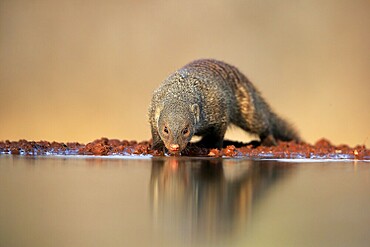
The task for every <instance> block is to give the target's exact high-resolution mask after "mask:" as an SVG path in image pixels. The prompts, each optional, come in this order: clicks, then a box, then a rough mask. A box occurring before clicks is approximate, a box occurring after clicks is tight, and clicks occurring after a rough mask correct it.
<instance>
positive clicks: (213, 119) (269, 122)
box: [149, 59, 300, 154]
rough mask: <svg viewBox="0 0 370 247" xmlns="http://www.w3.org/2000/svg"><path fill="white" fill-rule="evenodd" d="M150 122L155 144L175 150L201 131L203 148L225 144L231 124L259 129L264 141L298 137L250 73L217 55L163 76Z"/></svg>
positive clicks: (255, 132)
mask: <svg viewBox="0 0 370 247" xmlns="http://www.w3.org/2000/svg"><path fill="white" fill-rule="evenodd" d="M149 122H150V125H151V132H152V138H153V145H152V149H162V148H163V147H166V148H167V150H168V151H169V152H170V153H172V154H178V153H181V151H183V150H184V149H185V148H186V146H187V144H188V142H189V141H190V140H191V138H192V136H193V135H198V136H202V139H201V141H200V142H199V145H201V146H203V147H209V148H221V147H222V143H223V139H224V135H225V132H226V129H227V127H228V125H229V124H231V123H232V124H235V125H237V126H239V127H241V128H242V129H244V130H245V131H247V132H250V133H254V134H257V135H258V136H259V137H260V140H261V143H262V144H263V145H276V141H277V140H282V141H291V140H295V141H299V140H300V138H299V136H298V134H297V133H296V131H295V130H294V129H293V128H292V127H291V126H290V125H289V124H288V123H287V122H286V121H284V120H283V119H282V118H280V117H278V116H277V115H276V114H275V113H274V112H273V111H272V110H271V108H270V106H269V105H268V104H267V102H266V101H265V100H264V99H263V98H262V96H261V94H260V93H259V91H258V90H257V89H256V88H255V87H254V86H253V84H252V83H251V82H250V81H249V80H248V79H247V77H245V76H244V75H243V74H242V73H241V72H240V71H239V70H238V69H237V68H236V67H234V66H232V65H229V64H227V63H224V62H221V61H217V60H213V59H201V60H196V61H193V62H191V63H189V64H187V65H185V66H184V67H182V68H180V69H179V70H177V71H175V72H174V73H173V74H171V75H170V76H169V77H168V78H167V79H165V80H164V81H163V82H162V84H161V85H160V86H159V88H158V89H156V90H155V91H154V93H153V97H152V101H151V104H150V106H149Z"/></svg>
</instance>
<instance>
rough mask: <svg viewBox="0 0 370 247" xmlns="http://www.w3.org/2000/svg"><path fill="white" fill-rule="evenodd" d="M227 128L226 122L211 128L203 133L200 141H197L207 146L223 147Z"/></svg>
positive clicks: (200, 144) (202, 145)
mask: <svg viewBox="0 0 370 247" xmlns="http://www.w3.org/2000/svg"><path fill="white" fill-rule="evenodd" d="M226 129H227V125H226V124H225V125H223V126H220V127H211V128H209V129H208V130H207V132H206V133H205V134H204V135H203V137H202V139H201V140H200V141H199V142H197V144H198V145H199V146H201V147H205V148H219V149H221V148H222V143H223V141H224V136H225V132H226Z"/></svg>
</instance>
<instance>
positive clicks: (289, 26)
mask: <svg viewBox="0 0 370 247" xmlns="http://www.w3.org/2000/svg"><path fill="white" fill-rule="evenodd" d="M369 13H370V1H368V0H356V1H342V0H324V1H322V0H306V1H294V0H285V1H276V0H275V1H272V0H267V1H258V0H255V1H250V0H206V1H195V0H188V1H149V0H140V1H137V0H135V1H134V0H125V1H114V0H104V1H79V0H65V1H53V0H51V1H38V0H32V1H29V0H0V140H6V139H9V140H18V139H28V140H49V141H53V140H55V141H63V142H71V141H78V142H83V143H87V142H90V141H93V140H94V139H97V138H100V137H103V136H104V137H108V138H118V139H129V140H130V139H135V140H148V139H150V138H151V136H150V130H149V123H148V120H147V108H148V104H149V102H150V99H151V94H152V91H153V90H154V89H155V88H156V87H157V86H158V85H159V84H160V83H161V81H162V80H164V79H165V78H166V77H167V76H168V75H169V74H170V73H172V72H173V71H175V70H176V69H178V68H180V67H182V66H183V65H185V64H186V63H188V62H190V61H192V60H194V59H199V58H216V59H219V60H223V61H225V62H228V63H230V64H233V65H235V66H236V67H238V68H239V69H240V70H241V71H242V72H244V74H245V75H246V76H247V77H248V78H249V79H250V80H251V81H252V82H253V83H254V84H255V86H256V87H257V88H258V89H259V90H260V91H261V92H262V94H263V95H264V96H265V98H266V99H267V101H268V102H269V103H270V104H271V106H272V107H273V109H275V111H276V112H277V113H279V114H280V115H282V116H284V117H285V118H286V119H288V120H289V121H291V122H292V123H293V124H294V125H295V126H296V127H297V129H298V130H299V131H300V133H301V135H302V137H303V139H305V140H306V141H308V142H311V143H313V142H315V141H316V140H318V139H319V138H321V137H325V138H327V139H329V140H330V141H332V142H333V143H334V144H340V143H346V144H349V145H356V144H366V145H367V146H369V144H370V141H369V139H370V114H369V106H370V49H369V48H370V45H369V44H370V32H369V27H370V14H369ZM227 137H228V138H229V139H234V140H241V141H245V140H247V138H249V137H248V136H246V135H245V134H244V133H243V132H242V131H239V130H237V129H236V130H233V131H231V132H229V133H228V134H227Z"/></svg>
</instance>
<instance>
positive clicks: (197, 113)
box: [191, 104, 200, 123]
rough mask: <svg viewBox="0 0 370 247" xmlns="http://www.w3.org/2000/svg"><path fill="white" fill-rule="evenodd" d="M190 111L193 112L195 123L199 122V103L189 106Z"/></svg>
mask: <svg viewBox="0 0 370 247" xmlns="http://www.w3.org/2000/svg"><path fill="white" fill-rule="evenodd" d="M191 111H192V112H193V113H194V116H195V123H199V118H200V110H199V105H198V104H193V105H192V106H191Z"/></svg>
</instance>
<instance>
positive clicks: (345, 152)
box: [0, 138, 370, 160]
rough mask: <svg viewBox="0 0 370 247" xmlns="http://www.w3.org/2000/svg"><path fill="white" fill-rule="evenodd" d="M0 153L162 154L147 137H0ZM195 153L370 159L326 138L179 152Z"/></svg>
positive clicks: (369, 155)
mask: <svg viewBox="0 0 370 247" xmlns="http://www.w3.org/2000/svg"><path fill="white" fill-rule="evenodd" d="M0 154H13V155H98V156H100V155H119V156H128V155H153V156H161V155H164V152H163V151H160V152H159V151H155V150H151V141H142V142H137V141H127V140H117V139H108V138H101V139H97V140H95V141H93V142H90V143H88V144H86V145H85V144H81V143H77V142H71V143H60V142H48V141H27V140H19V141H8V140H7V141H0ZM182 155H186V156H198V157H247V158H271V159H272V158H292V159H295V158H307V159H357V160H370V150H369V149H367V148H366V147H365V146H364V145H358V146H356V147H349V146H348V145H338V146H335V145H333V144H331V143H330V142H329V141H328V140H326V139H321V140H319V141H317V142H316V143H315V144H313V145H312V144H308V143H295V142H279V144H278V145H277V146H274V147H266V146H260V145H259V143H258V142H256V141H254V142H251V143H239V142H232V141H225V144H224V148H222V149H221V150H219V149H207V148H201V147H198V146H197V145H196V144H193V143H191V144H189V146H188V148H187V149H186V150H185V151H184V152H183V153H182Z"/></svg>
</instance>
